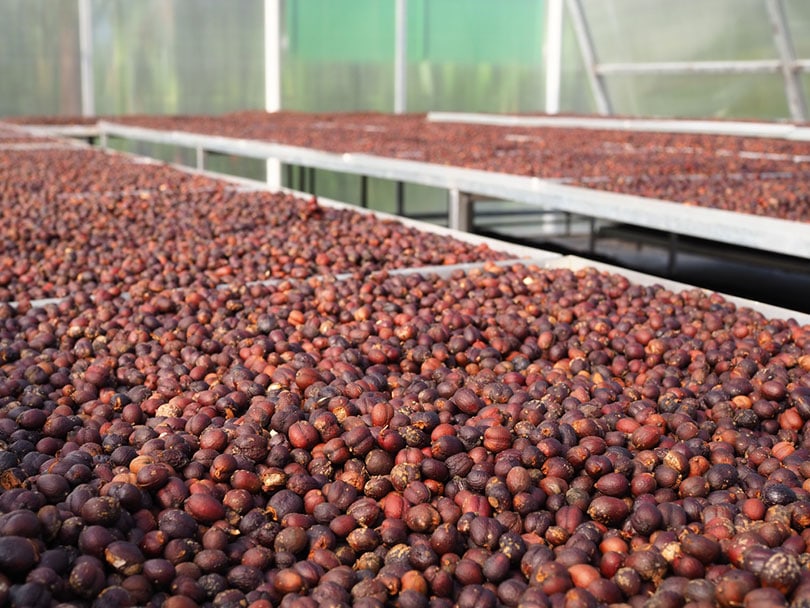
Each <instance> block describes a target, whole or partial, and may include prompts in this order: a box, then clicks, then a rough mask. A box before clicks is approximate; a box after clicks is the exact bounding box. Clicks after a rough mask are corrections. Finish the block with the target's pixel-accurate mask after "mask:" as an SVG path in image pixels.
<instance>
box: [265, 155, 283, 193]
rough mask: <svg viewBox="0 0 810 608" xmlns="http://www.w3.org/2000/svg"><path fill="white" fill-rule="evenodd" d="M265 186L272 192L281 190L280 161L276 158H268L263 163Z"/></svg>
mask: <svg viewBox="0 0 810 608" xmlns="http://www.w3.org/2000/svg"><path fill="white" fill-rule="evenodd" d="M265 165H266V173H265V176H266V177H267V180H266V181H267V186H268V187H269V188H272V189H273V190H278V189H279V188H281V161H280V160H278V159H277V158H268V159H267V161H266V162H265Z"/></svg>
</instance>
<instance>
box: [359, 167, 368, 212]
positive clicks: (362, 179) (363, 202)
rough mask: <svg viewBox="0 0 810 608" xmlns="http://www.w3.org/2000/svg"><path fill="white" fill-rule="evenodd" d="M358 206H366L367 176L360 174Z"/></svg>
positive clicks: (365, 207)
mask: <svg viewBox="0 0 810 608" xmlns="http://www.w3.org/2000/svg"><path fill="white" fill-rule="evenodd" d="M360 206H361V207H363V208H364V209H367V208H368V176H366V175H361V176H360Z"/></svg>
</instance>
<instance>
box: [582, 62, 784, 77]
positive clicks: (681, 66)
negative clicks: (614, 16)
mask: <svg viewBox="0 0 810 608" xmlns="http://www.w3.org/2000/svg"><path fill="white" fill-rule="evenodd" d="M594 69H595V70H596V73H597V74H599V75H600V76H610V75H613V74H624V75H631V76H635V75H638V74H762V73H765V74H776V73H778V72H779V71H780V70H781V69H782V62H781V61H779V60H777V59H751V60H739V61H735V60H726V61H722V60H721V61H646V62H634V63H600V64H599V65H597V66H596V67H595V68H594Z"/></svg>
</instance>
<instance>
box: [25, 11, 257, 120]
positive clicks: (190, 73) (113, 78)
mask: <svg viewBox="0 0 810 608" xmlns="http://www.w3.org/2000/svg"><path fill="white" fill-rule="evenodd" d="M26 1H28V0H26ZM46 1H47V0H46ZM74 4H75V2H74ZM263 11H264V2H263V0H229V1H228V2H222V1H221V0H138V1H137V2H132V1H131V0H93V2H92V13H93V46H94V76H95V102H96V103H95V107H96V112H97V113H98V114H123V113H136V114H137V113H150V114H187V113H219V112H226V111H234V110H240V109H248V108H263V107H264V60H263V57H264V53H263V49H264V46H263V45H264V34H263V29H262V28H263V24H264V19H263V15H264V12H263Z"/></svg>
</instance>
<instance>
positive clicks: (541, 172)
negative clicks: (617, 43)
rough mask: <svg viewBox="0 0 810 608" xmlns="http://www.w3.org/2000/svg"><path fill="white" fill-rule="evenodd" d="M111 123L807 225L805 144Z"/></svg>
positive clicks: (326, 124)
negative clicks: (452, 169) (475, 172)
mask: <svg viewBox="0 0 810 608" xmlns="http://www.w3.org/2000/svg"><path fill="white" fill-rule="evenodd" d="M116 122H117V123H119V124H129V125H138V126H143V127H149V128H156V129H162V130H167V131H168V130H177V131H189V132H194V133H204V134H209V135H221V136H227V137H235V138H243V139H255V140H263V141H272V142H276V143H281V144H287V145H294V146H301V147H307V148H313V149H318V150H325V151H330V152H336V153H367V154H373V155H378V156H385V157H392V158H399V159H407V160H418V161H422V162H429V163H435V164H440V165H452V166H461V167H467V168H472V169H483V170H488V171H496V172H499V173H509V174H515V175H524V176H532V177H538V178H543V179H551V180H559V181H561V182H563V183H567V184H571V185H578V186H585V187H588V188H597V189H602V190H608V191H612V192H620V193H624V194H634V195H640V196H645V197H649V198H658V199H663V200H670V201H675V202H681V203H685V204H689V205H697V206H705V207H711V208H717V209H725V210H730V211H737V212H741V213H748V214H755V215H762V216H768V217H775V218H780V219H788V220H793V221H802V222H807V221H810V211H808V205H807V201H808V182H809V181H810V143H808V142H802V141H789V140H784V139H778V138H773V139H770V138H763V137H733V136H730V135H700V134H688V133H667V134H664V133H645V132H626V131H611V130H585V129H566V128H551V127H511V126H510V127H504V126H491V125H470V124H459V123H439V122H430V121H427V120H426V119H425V116H423V115H407V116H392V115H383V114H326V115H320V114H297V113H290V112H282V113H276V114H267V113H263V112H240V113H235V114H229V115H224V116H217V117H204V116H198V117H193V116H191V117H153V116H142V117H118V118H116Z"/></svg>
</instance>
